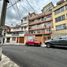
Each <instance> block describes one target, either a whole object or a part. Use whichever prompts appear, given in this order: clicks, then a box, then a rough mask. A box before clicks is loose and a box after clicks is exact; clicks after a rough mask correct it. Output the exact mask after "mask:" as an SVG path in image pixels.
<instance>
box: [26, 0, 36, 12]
mask: <svg viewBox="0 0 67 67" xmlns="http://www.w3.org/2000/svg"><path fill="white" fill-rule="evenodd" d="M26 1H27V3H28V4H29V6H30V7H31V8H32V9H33V10H34V12H35V9H34V8H33V7H32V6H31V4H30V3H29V1H28V0H26Z"/></svg>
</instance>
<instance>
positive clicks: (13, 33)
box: [5, 26, 24, 44]
mask: <svg viewBox="0 0 67 67" xmlns="http://www.w3.org/2000/svg"><path fill="white" fill-rule="evenodd" d="M5 37H6V38H5V44H21V43H24V32H23V31H22V30H21V26H15V27H11V30H10V32H7V33H6V34H5Z"/></svg>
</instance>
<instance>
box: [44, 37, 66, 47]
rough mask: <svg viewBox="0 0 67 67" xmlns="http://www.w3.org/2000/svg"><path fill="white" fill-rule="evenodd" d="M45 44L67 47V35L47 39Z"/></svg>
mask: <svg viewBox="0 0 67 67" xmlns="http://www.w3.org/2000/svg"><path fill="white" fill-rule="evenodd" d="M45 44H46V47H67V36H62V37H59V38H57V37H56V38H53V39H50V40H47V41H45Z"/></svg>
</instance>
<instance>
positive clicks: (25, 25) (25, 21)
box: [21, 16, 28, 33]
mask: <svg viewBox="0 0 67 67" xmlns="http://www.w3.org/2000/svg"><path fill="white" fill-rule="evenodd" d="M21 29H22V30H23V31H24V32H25V33H28V16H26V17H24V18H23V19H22V20H21Z"/></svg>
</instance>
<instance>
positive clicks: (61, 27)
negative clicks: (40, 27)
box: [56, 24, 66, 30]
mask: <svg viewBox="0 0 67 67" xmlns="http://www.w3.org/2000/svg"><path fill="white" fill-rule="evenodd" d="M63 29H66V24H63V25H58V26H56V30H63Z"/></svg>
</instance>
